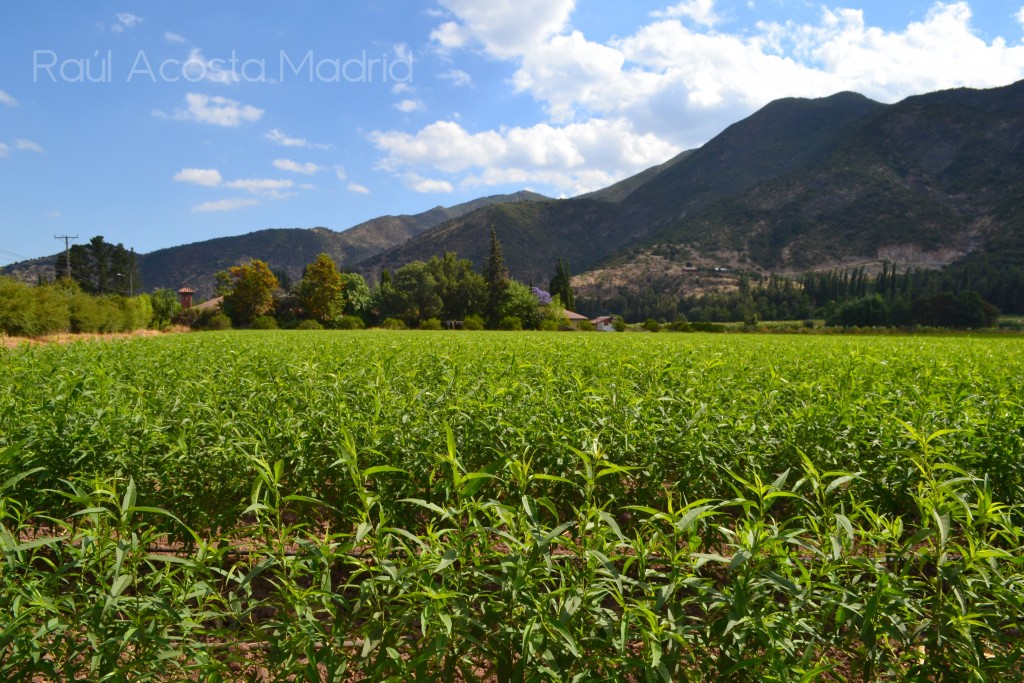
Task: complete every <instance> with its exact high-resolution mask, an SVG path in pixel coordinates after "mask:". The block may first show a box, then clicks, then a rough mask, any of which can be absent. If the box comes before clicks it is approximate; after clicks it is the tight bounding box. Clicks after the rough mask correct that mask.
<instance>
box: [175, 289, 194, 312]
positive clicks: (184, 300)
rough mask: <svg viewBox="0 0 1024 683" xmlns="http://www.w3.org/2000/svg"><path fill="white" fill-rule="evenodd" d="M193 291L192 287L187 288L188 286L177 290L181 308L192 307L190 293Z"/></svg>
mask: <svg viewBox="0 0 1024 683" xmlns="http://www.w3.org/2000/svg"><path fill="white" fill-rule="evenodd" d="M195 293H196V292H195V290H194V289H189V288H188V287H182V288H181V289H179V290H178V301H179V302H180V303H181V307H182V308H183V309H185V310H188V309H190V308H192V295H193V294H195Z"/></svg>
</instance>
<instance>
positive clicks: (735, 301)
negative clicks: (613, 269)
mask: <svg viewBox="0 0 1024 683" xmlns="http://www.w3.org/2000/svg"><path fill="white" fill-rule="evenodd" d="M1012 275H1013V274H1012V273H1009V274H1007V275H1005V276H1004V277H1002V278H1001V279H1000V278H996V277H995V276H994V275H993V274H992V273H988V272H987V271H981V270H980V269H979V270H978V271H970V270H968V269H959V270H950V271H923V270H913V271H911V270H907V271H904V272H902V273H900V272H898V271H897V269H896V267H895V266H894V265H892V264H888V263H887V264H883V267H882V270H881V272H879V273H877V274H870V273H868V272H867V271H866V270H865V269H864V268H857V269H852V270H845V271H839V270H835V271H828V272H820V273H808V274H805V275H804V276H802V277H801V278H798V279H794V278H789V277H785V276H782V275H769V276H767V277H763V278H757V277H751V276H750V275H741V276H740V279H739V282H738V286H737V287H736V289H735V290H732V291H714V292H707V293H702V294H698V295H694V296H688V297H687V296H683V297H680V296H676V295H673V294H666V293H663V292H656V291H654V290H653V289H647V290H645V291H642V292H640V293H638V294H632V295H615V296H612V297H609V298H603V299H597V300H582V301H581V302H580V307H581V309H583V310H584V311H587V312H590V313H599V312H601V311H605V310H612V311H615V312H617V313H619V314H621V315H622V316H623V317H624V318H625V319H626V320H629V321H632V322H637V321H643V320H647V319H655V320H663V321H670V320H689V321H693V322H746V323H752V322H756V321H758V320H804V319H809V318H824V319H825V320H826V322H827V323H828V324H830V325H840V326H846V327H852V326H860V327H864V326H912V325H920V326H929V327H957V328H975V327H988V326H991V325H994V324H995V322H996V320H997V318H998V315H999V309H998V308H997V307H996V306H994V305H992V304H991V303H989V301H987V300H986V298H985V297H984V296H982V295H981V294H980V293H979V292H978V291H977V290H976V289H973V288H972V287H971V285H972V284H973V283H989V284H993V285H994V283H999V284H1000V286H1001V287H1002V289H1000V290H999V292H1000V295H999V300H1000V301H1002V302H1005V304H1006V305H1007V306H1008V310H1009V311H1011V312H1014V313H1017V312H1024V278H1022V279H1021V281H1020V284H1014V283H1015V282H1016V280H1014V279H1013V277H1012Z"/></svg>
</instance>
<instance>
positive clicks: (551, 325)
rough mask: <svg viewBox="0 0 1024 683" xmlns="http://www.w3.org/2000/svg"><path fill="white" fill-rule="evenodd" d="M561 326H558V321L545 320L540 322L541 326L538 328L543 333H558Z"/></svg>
mask: <svg viewBox="0 0 1024 683" xmlns="http://www.w3.org/2000/svg"><path fill="white" fill-rule="evenodd" d="M559 328H561V325H559V324H558V321H557V320H554V319H552V318H544V319H543V320H541V321H540V326H539V327H538V328H537V329H538V330H540V331H542V332H558V330H559Z"/></svg>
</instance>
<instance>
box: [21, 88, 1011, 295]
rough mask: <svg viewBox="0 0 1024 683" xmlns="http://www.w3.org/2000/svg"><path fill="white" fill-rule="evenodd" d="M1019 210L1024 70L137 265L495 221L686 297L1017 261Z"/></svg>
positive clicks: (373, 267)
mask: <svg viewBox="0 0 1024 683" xmlns="http://www.w3.org/2000/svg"><path fill="white" fill-rule="evenodd" d="M1022 220H1024V81H1022V82H1019V83H1015V84H1013V85H1009V86H1006V87H1002V88H995V89H989V90H973V89H955V90H947V91H941V92H936V93H931V94H926V95H920V96H915V97H910V98H907V99H905V100H903V101H901V102H898V103H895V104H882V103H879V102H875V101H872V100H870V99H868V98H866V97H864V96H862V95H858V94H855V93H849V92H844V93H839V94H836V95H833V96H831V97H826V98H821V99H798V98H788V99H782V100H777V101H775V102H772V103H770V104H768V105H766V106H765V107H763V108H762V109H760V110H759V111H757V112H756V113H754V114H752V115H751V116H749V117H747V118H746V119H743V120H742V121H739V122H737V123H735V124H733V125H731V126H729V127H728V128H726V129H725V130H724V131H723V132H722V133H721V134H719V135H718V136H716V137H715V138H713V139H712V140H710V141H709V142H707V143H706V144H705V145H703V146H702V147H700V148H698V149H694V150H688V151H686V152H683V153H682V154H679V155H678V156H676V157H675V158H673V159H670V160H668V161H666V162H665V163H663V164H661V165H659V166H656V167H654V168H651V169H648V170H646V171H644V172H642V173H640V174H638V175H636V176H633V177H631V178H627V179H626V180H623V181H621V182H619V183H616V184H615V185H612V186H610V187H608V188H605V189H603V190H600V191H597V192H593V193H590V194H586V195H581V196H579V197H575V198H572V199H560V200H554V199H548V198H546V197H542V196H541V195H537V194H535V193H530V192H520V193H516V194H513V195H497V196H493V197H485V198H482V199H478V200H475V201H473V202H469V203H466V204H461V205H459V206H455V207H450V208H443V207H437V208H435V209H431V210H430V211H427V212H425V213H422V214H418V215H415V216H386V217H382V218H377V219H373V220H371V221H367V222H366V223H363V224H360V225H358V226H355V227H352V228H350V229H348V230H345V231H342V232H335V231H333V230H328V229H326V228H313V229H287V230H285V229H279V230H262V231H258V232H254V233H250V234H247V235H241V236H237V237H226V238H219V239H215V240H209V241H205V242H198V243H195V244H190V245H184V246H180V247H173V248H169V249H162V250H159V251H155V252H152V253H149V254H144V255H141V269H142V274H143V278H144V281H145V283H146V286H147V288H153V287H160V286H165V287H172V288H177V287H180V286H182V285H187V286H190V287H192V288H194V289H196V290H197V291H199V292H208V291H209V290H210V288H211V287H212V283H213V277H212V276H213V273H214V272H216V271H217V270H221V269H223V268H225V267H227V266H230V265H234V264H236V263H239V262H241V261H244V260H247V259H249V258H261V259H264V260H266V261H268V262H269V263H270V264H271V265H272V267H274V268H275V269H281V270H284V271H285V272H287V273H288V274H289V275H290V276H291V277H293V278H297V277H299V276H300V275H301V271H302V267H303V266H304V265H305V264H306V263H309V262H310V261H312V260H313V258H315V256H316V255H317V254H318V253H321V252H326V253H328V254H330V255H331V256H332V257H334V258H335V260H336V261H337V262H338V264H339V266H341V267H343V268H348V269H353V270H356V271H358V272H362V273H363V274H364V275H367V276H368V277H370V278H372V277H376V276H377V275H378V274H379V273H380V271H381V270H382V269H385V268H389V269H393V268H397V267H400V266H402V265H403V264H405V263H408V262H410V261H412V260H416V259H428V258H429V257H431V256H433V255H435V254H441V253H443V252H445V251H455V252H456V253H458V255H459V256H460V257H466V258H470V259H471V260H473V261H474V263H475V264H476V265H477V266H478V267H479V266H482V264H483V260H484V258H485V257H486V255H487V251H488V247H489V238H490V231H491V230H492V229H493V230H495V232H496V234H497V236H498V238H499V240H500V241H501V243H502V245H503V247H504V255H505V262H506V264H507V265H508V268H509V271H510V273H511V275H512V276H513V277H516V278H518V279H520V280H523V281H534V282H538V283H545V282H547V280H548V279H549V278H550V277H551V275H552V274H553V272H554V267H555V263H556V262H557V260H558V259H559V258H563V259H565V260H567V261H568V262H569V264H570V266H571V268H572V270H573V272H574V273H577V274H578V275H577V276H576V277H575V278H574V285H575V286H576V287H577V289H578V290H579V291H582V292H583V294H584V295H590V296H608V295H609V294H614V293H629V292H637V291H641V290H644V289H648V288H654V289H656V290H659V291H669V292H675V293H684V292H691V291H695V290H700V289H701V288H702V287H709V286H721V285H722V284H728V277H726V278H725V279H724V280H723V279H722V275H721V273H725V272H728V273H733V274H735V273H738V272H750V273H769V272H779V273H799V272H803V271H808V270H822V269H832V268H845V267H854V266H866V267H868V268H869V269H871V268H874V267H877V266H880V265H881V264H882V263H883V262H885V261H889V262H894V263H896V264H897V267H900V268H904V267H928V268H936V267H942V266H946V265H949V264H954V263H966V264H969V263H972V262H978V263H985V264H989V265H992V264H994V265H997V266H1001V267H1016V268H1020V267H1024V227H1022ZM39 261H40V262H42V260H39ZM49 263H52V260H51V261H49ZM28 265H29V264H28V263H22V264H13V265H12V266H8V267H7V268H5V269H4V270H5V271H7V272H22V273H24V272H26V270H25V269H26V268H27V266H28Z"/></svg>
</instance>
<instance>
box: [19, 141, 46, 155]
mask: <svg viewBox="0 0 1024 683" xmlns="http://www.w3.org/2000/svg"><path fill="white" fill-rule="evenodd" d="M14 148H15V149H22V150H25V151H27V152H36V153H37V154H42V153H43V152H45V151H46V150H44V149H43V148H42V147H40V146H39V145H38V144H37V143H35V142H32V141H31V140H25V139H18V140H15V141H14Z"/></svg>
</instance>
